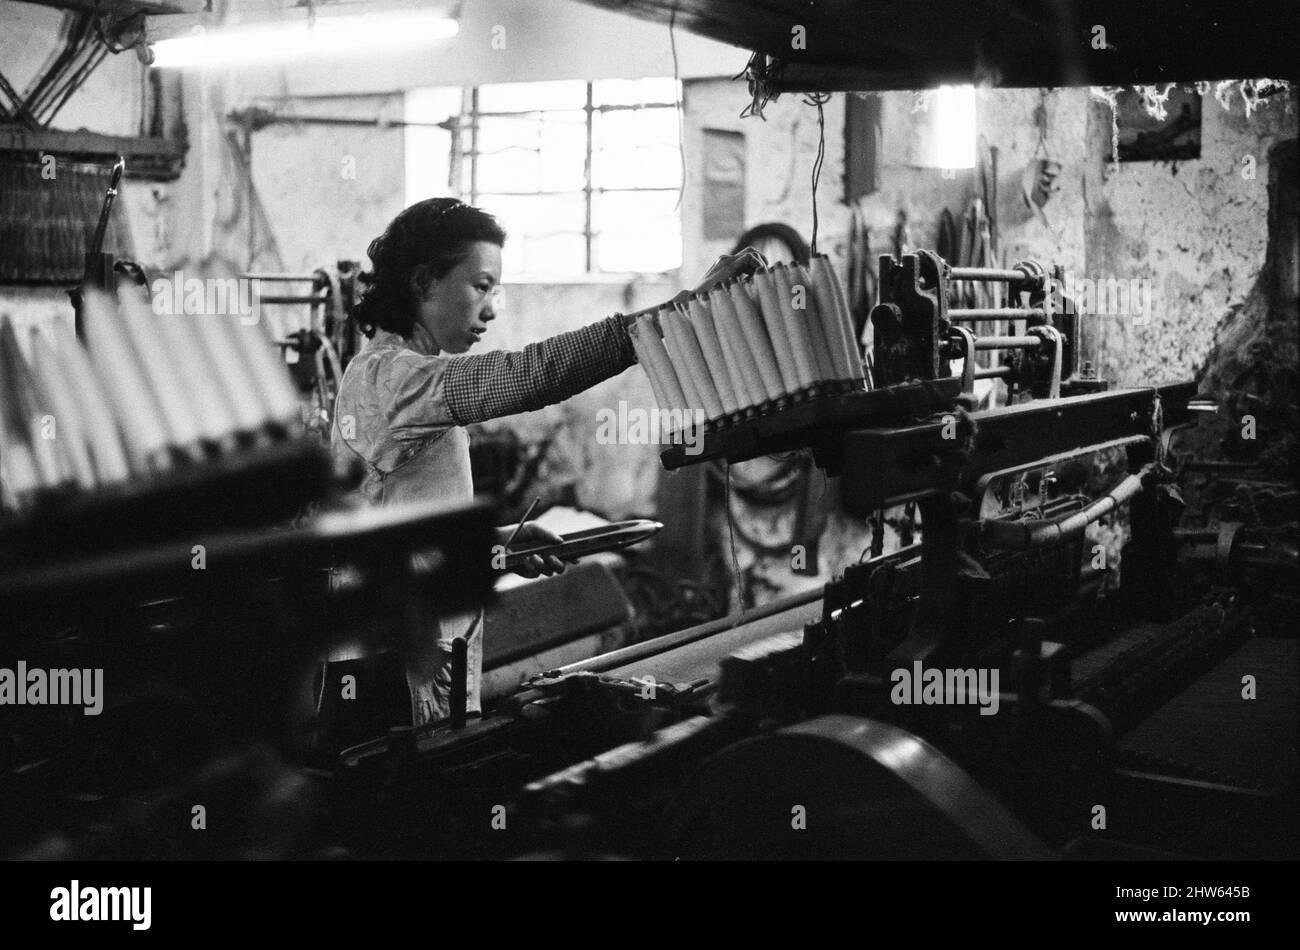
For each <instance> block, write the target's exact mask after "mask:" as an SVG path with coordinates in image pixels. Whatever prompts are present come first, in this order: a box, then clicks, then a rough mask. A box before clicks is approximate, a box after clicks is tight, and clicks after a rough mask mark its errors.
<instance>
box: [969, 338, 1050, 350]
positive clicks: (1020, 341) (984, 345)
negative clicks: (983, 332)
mask: <svg viewBox="0 0 1300 950" xmlns="http://www.w3.org/2000/svg"><path fill="white" fill-rule="evenodd" d="M1043 342H1044V341H1043V339H1042V338H1041V337H1036V336H984V337H979V338H977V339H976V340H975V349H977V350H1036V349H1038V348H1039V347H1040V346H1042V345H1043Z"/></svg>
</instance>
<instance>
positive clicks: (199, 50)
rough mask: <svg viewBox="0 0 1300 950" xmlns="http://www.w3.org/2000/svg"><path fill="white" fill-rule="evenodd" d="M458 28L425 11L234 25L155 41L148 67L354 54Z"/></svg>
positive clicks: (412, 43) (415, 43)
mask: <svg viewBox="0 0 1300 950" xmlns="http://www.w3.org/2000/svg"><path fill="white" fill-rule="evenodd" d="M459 30H460V27H459V25H458V24H457V23H456V21H455V20H452V19H448V18H447V17H444V16H430V15H429V14H428V13H410V12H406V13H370V14H361V15H346V16H332V17H326V16H320V17H317V18H316V22H315V23H314V24H312V25H310V26H309V25H308V24H307V23H306V21H303V22H298V23H283V24H259V25H257V26H243V27H239V26H236V27H229V28H222V29H215V30H208V31H203V32H196V33H195V34H194V35H193V36H182V37H177V38H175V39H170V40H159V41H158V42H157V43H154V44H153V45H152V50H153V54H154V59H153V65H154V66H155V67H157V68H159V69H167V68H175V69H183V68H186V67H194V66H199V67H201V66H230V65H236V64H240V63H255V62H274V61H279V62H286V61H290V60H295V59H300V58H301V59H305V58H309V57H321V56H333V57H342V56H359V55H364V54H367V53H370V54H373V53H378V52H391V51H393V50H397V49H400V48H402V47H419V46H422V45H425V44H427V43H429V42H431V41H434V40H446V39H451V38H452V37H453V36H455V35H456V34H457V33H458V32H459Z"/></svg>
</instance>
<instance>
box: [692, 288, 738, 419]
mask: <svg viewBox="0 0 1300 950" xmlns="http://www.w3.org/2000/svg"><path fill="white" fill-rule="evenodd" d="M687 312H688V313H689V314H690V317H691V327H692V329H694V330H695V338H696V339H697V340H698V341H699V344H700V351H701V352H702V353H703V354H704V362H705V364H706V365H707V366H708V369H709V375H710V377H711V378H712V380H713V385H714V386H716V387H717V390H718V396H719V397H720V398H721V399H722V411H723V412H726V413H732V412H738V411H739V410H740V408H741V406H742V404H743V402H744V400H743V399H742V396H741V394H742V392H743V390H742V389H741V388H740V385H739V382H740V381H739V380H738V379H737V378H736V376H735V370H733V369H732V367H731V365H730V363H731V361H732V356H731V354H730V353H729V352H727V351H726V350H724V349H723V346H722V341H721V340H720V339H719V338H718V328H717V326H716V325H715V324H714V319H713V313H712V311H710V309H709V305H708V304H707V303H705V302H704V301H702V300H698V299H696V298H694V297H692V298H691V302H690V303H689V304H688V305H687Z"/></svg>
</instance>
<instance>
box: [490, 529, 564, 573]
mask: <svg viewBox="0 0 1300 950" xmlns="http://www.w3.org/2000/svg"><path fill="white" fill-rule="evenodd" d="M514 530H515V529H514V526H513V525H511V526H509V527H505V528H497V531H499V532H500V534H501V543H502V544H505V543H506V542H507V541H509V539H510V535H511V534H512V533H514ZM563 540H564V539H563V538H561V537H560V536H559V535H558V534H556V533H555V532H554V531H547V530H546V529H545V528H543V527H542V526H541V525H539V524H538V523H537V522H536V521H528V522H525V523H524V526H523V527H522V528H520V529H519V533H518V534H516V535H515V539H514V540H513V541H510V548H507V549H506V553H507V554H509V553H510V550H511V548H513V549H515V550H518V549H520V548H535V547H538V546H539V545H543V544H560V543H561V542H563ZM564 567H565V564H564V561H562V560H560V559H559V558H558V557H556V556H555V555H554V554H548V555H546V556H545V557H543V556H542V555H540V554H532V555H529V557H528V559H527V560H526V561H524V563H523V564H521V565H520V566H519V567H517V568H515V570H514V573H515V574H518V575H519V576H520V577H539V576H541V575H542V574H545V575H547V576H548V577H549V576H550V575H552V574H563V573H564Z"/></svg>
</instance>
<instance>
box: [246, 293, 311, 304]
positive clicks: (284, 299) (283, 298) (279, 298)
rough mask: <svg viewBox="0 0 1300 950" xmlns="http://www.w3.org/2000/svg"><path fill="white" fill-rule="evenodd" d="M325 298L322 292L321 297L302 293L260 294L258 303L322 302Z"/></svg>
mask: <svg viewBox="0 0 1300 950" xmlns="http://www.w3.org/2000/svg"><path fill="white" fill-rule="evenodd" d="M324 300H325V296H324V295H323V294H322V295H321V296H319V297H315V296H304V295H302V294H265V295H263V294H258V296H257V302H258V303H321V302H323V301H324Z"/></svg>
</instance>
